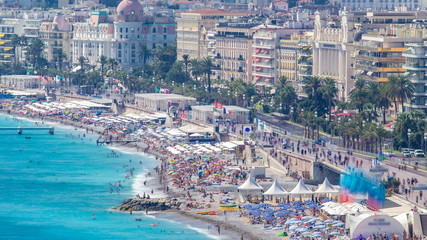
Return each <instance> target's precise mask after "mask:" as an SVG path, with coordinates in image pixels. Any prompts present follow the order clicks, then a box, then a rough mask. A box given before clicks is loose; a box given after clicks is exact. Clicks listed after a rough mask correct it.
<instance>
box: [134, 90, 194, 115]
mask: <svg viewBox="0 0 427 240" xmlns="http://www.w3.org/2000/svg"><path fill="white" fill-rule="evenodd" d="M135 100H136V105H137V106H138V107H141V108H145V109H148V110H152V111H163V112H167V111H168V110H169V108H170V107H174V108H175V109H174V111H183V110H188V109H189V108H190V106H192V105H196V101H197V100H196V98H193V97H186V96H183V95H179V94H172V93H171V94H165V93H144V94H135Z"/></svg>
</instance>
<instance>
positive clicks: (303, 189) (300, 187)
mask: <svg viewBox="0 0 427 240" xmlns="http://www.w3.org/2000/svg"><path fill="white" fill-rule="evenodd" d="M310 193H313V192H312V191H311V190H310V189H308V187H307V186H306V185H305V184H304V181H303V180H302V178H301V179H300V180H299V182H298V184H297V185H296V186H295V187H294V189H292V191H291V192H290V194H310Z"/></svg>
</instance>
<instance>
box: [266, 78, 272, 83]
mask: <svg viewBox="0 0 427 240" xmlns="http://www.w3.org/2000/svg"><path fill="white" fill-rule="evenodd" d="M271 80H273V78H266V79H265V81H266V82H270V81H271Z"/></svg>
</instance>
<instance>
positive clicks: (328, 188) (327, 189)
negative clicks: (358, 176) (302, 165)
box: [314, 178, 338, 193]
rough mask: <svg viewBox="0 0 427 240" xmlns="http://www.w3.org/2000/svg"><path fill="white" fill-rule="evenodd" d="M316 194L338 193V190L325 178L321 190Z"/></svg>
mask: <svg viewBox="0 0 427 240" xmlns="http://www.w3.org/2000/svg"><path fill="white" fill-rule="evenodd" d="M314 192H315V193H338V190H336V189H335V188H334V186H332V184H331V183H330V182H329V180H328V178H325V180H324V181H323V183H322V185H320V186H319V188H318V189H317V190H316V191H314Z"/></svg>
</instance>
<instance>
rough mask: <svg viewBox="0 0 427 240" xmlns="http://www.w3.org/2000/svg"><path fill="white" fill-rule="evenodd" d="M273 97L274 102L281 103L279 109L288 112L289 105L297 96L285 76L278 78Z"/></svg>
mask: <svg viewBox="0 0 427 240" xmlns="http://www.w3.org/2000/svg"><path fill="white" fill-rule="evenodd" d="M274 98H275V103H276V104H281V106H282V109H281V111H282V112H285V113H288V112H289V109H290V106H291V105H292V104H293V103H294V102H295V101H296V100H297V98H298V96H297V93H296V91H295V88H294V87H293V86H291V85H290V83H289V81H288V79H287V78H286V77H285V76H281V77H280V78H279V79H278V81H277V87H276V94H275V96H274ZM283 108H284V109H283ZM283 110H284V111H283Z"/></svg>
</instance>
